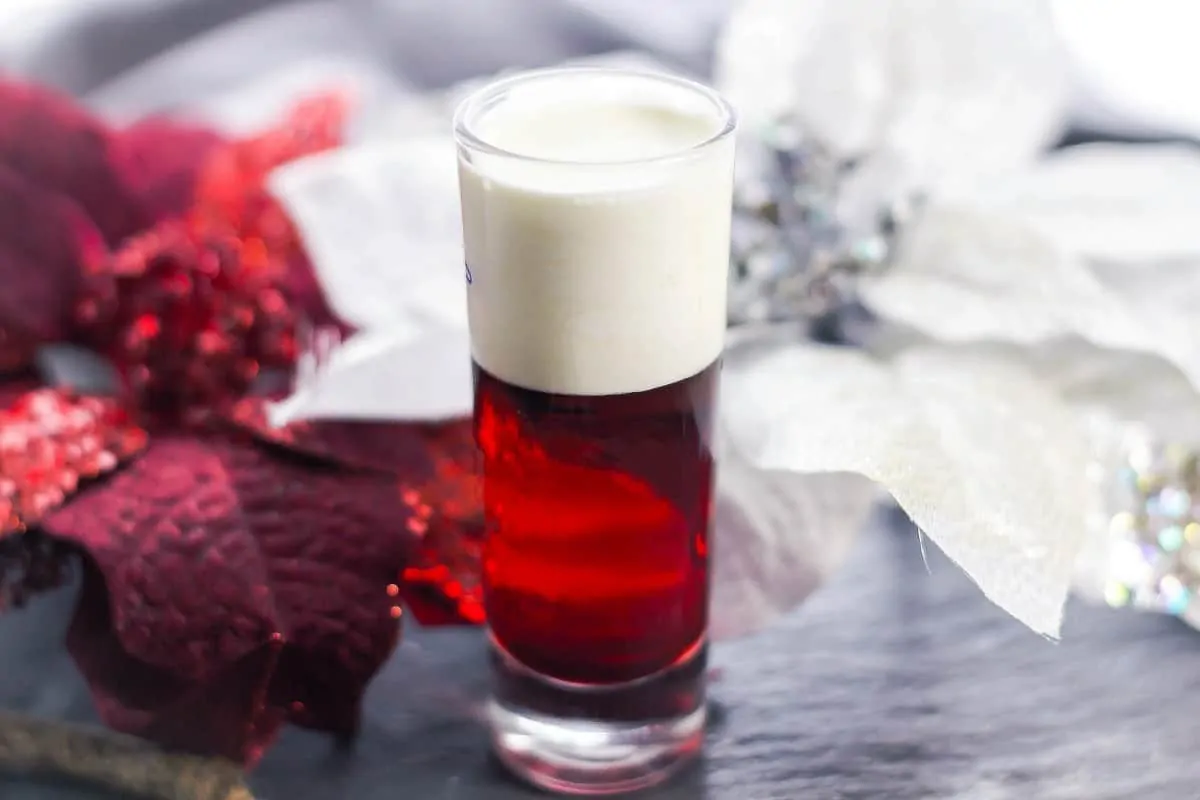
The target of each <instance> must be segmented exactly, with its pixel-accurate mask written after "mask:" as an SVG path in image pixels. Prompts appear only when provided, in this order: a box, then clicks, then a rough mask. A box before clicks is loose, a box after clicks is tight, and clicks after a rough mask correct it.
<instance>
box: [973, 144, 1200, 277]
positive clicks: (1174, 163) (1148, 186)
mask: <svg viewBox="0 0 1200 800" xmlns="http://www.w3.org/2000/svg"><path fill="white" fill-rule="evenodd" d="M973 199H974V200H975V202H976V203H978V204H979V205H980V207H982V208H986V209H994V210H996V211H997V212H998V213H1002V214H1006V215H1008V216H1011V217H1013V218H1015V219H1020V220H1023V221H1027V222H1029V223H1030V224H1032V225H1033V226H1034V227H1035V228H1037V229H1038V230H1039V231H1041V232H1042V233H1044V234H1045V235H1046V236H1048V237H1050V238H1051V239H1052V240H1053V241H1054V242H1055V243H1056V244H1058V245H1060V246H1062V247H1065V248H1067V249H1068V250H1070V251H1071V252H1073V253H1078V254H1080V255H1084V256H1088V257H1091V258H1097V259H1104V260H1113V261H1133V262H1143V261H1149V260H1160V259H1174V258H1181V257H1189V256H1190V257H1196V256H1200V225H1198V224H1197V220H1198V219H1200V152H1197V150H1196V148H1195V147H1192V146H1190V145H1187V146H1185V145H1182V144H1164V145H1129V144H1092V145H1084V146H1079V147H1071V148H1068V149H1066V150H1061V151H1058V152H1055V153H1052V154H1050V155H1049V156H1048V157H1046V158H1045V159H1042V160H1041V161H1039V162H1037V163H1036V164H1034V165H1033V166H1032V167H1030V168H1029V169H1027V170H1022V171H1019V172H1016V173H1013V174H1012V175H1010V176H1008V177H1007V178H1004V179H1002V180H998V181H996V182H995V183H993V184H992V185H990V186H987V187H985V188H983V190H982V191H980V192H979V194H978V195H976V196H975V197H974V198H973Z"/></svg>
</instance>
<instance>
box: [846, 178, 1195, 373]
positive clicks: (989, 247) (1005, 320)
mask: <svg viewBox="0 0 1200 800" xmlns="http://www.w3.org/2000/svg"><path fill="white" fill-rule="evenodd" d="M1194 276H1195V271H1194V269H1193V266H1192V264H1190V263H1180V264H1166V265H1162V267H1161V268H1158V267H1156V266H1155V265H1152V264H1142V265H1137V266H1133V265H1130V264H1120V265H1109V266H1104V265H1096V266H1089V264H1088V263H1087V262H1086V261H1085V260H1084V259H1083V258H1082V257H1081V256H1080V255H1079V254H1078V253H1075V252H1072V250H1071V249H1070V248H1069V247H1067V246H1064V245H1060V244H1059V243H1058V242H1057V241H1055V239H1054V238H1052V237H1051V236H1049V235H1047V234H1046V233H1045V232H1043V231H1042V230H1040V229H1039V228H1038V227H1037V226H1035V225H1034V224H1033V223H1032V222H1031V221H1030V220H1026V219H1022V218H1021V217H1020V215H1018V214H1015V213H1011V212H1005V211H999V210H997V209H994V208H992V209H989V208H988V207H987V206H986V203H982V202H976V201H975V200H973V199H968V198H955V199H947V200H941V201H938V202H935V203H932V204H931V205H929V206H928V207H927V208H926V209H924V211H923V212H922V213H921V214H920V216H919V217H918V218H917V219H916V220H915V221H914V222H913V223H912V224H911V225H910V226H909V228H908V229H907V230H906V231H905V232H904V234H903V235H902V237H901V239H900V242H899V245H898V249H897V254H896V260H895V263H894V264H893V266H892V268H891V269H890V270H888V271H887V272H886V273H885V274H884V275H882V276H881V277H879V278H876V279H872V280H866V281H864V282H863V283H862V285H861V287H860V288H861V295H862V298H863V301H864V302H865V303H866V305H868V306H869V307H870V308H871V309H872V310H873V311H874V312H876V313H877V314H879V315H880V316H882V317H884V318H885V319H888V320H890V321H893V322H899V323H902V324H904V325H907V326H909V327H911V328H913V329H915V330H916V331H919V332H920V333H922V334H924V335H925V336H929V337H931V338H934V339H937V340H940V341H945V342H956V343H962V342H1009V343H1016V344H1022V345H1029V344H1040V343H1045V342H1049V341H1052V340H1055V339H1060V338H1064V337H1080V338H1083V339H1085V340H1086V341H1088V342H1090V343H1092V344H1094V345H1098V346H1101V347H1107V348H1111V349H1114V350H1128V351H1134V352H1140V353H1147V354H1151V355H1155V356H1158V357H1160V358H1163V359H1165V360H1167V361H1169V362H1171V363H1172V364H1173V365H1174V366H1176V367H1177V368H1179V369H1180V370H1181V371H1182V372H1183V373H1184V374H1185V375H1187V376H1188V379H1189V380H1191V381H1192V383H1193V385H1194V386H1196V387H1197V388H1198V389H1200V330H1198V329H1197V328H1196V326H1195V325H1194V324H1193V323H1192V314H1193V311H1192V309H1193V307H1194V304H1193V303H1192V299H1193V298H1196V297H1197V296H1200V281H1196V280H1195V277H1194Z"/></svg>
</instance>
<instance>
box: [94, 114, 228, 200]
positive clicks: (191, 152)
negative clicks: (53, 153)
mask: <svg viewBox="0 0 1200 800" xmlns="http://www.w3.org/2000/svg"><path fill="white" fill-rule="evenodd" d="M221 143H222V139H221V136H220V135H219V134H218V133H217V132H216V131H213V130H211V129H209V128H205V127H202V126H199V125H189V124H185V123H181V122H176V121H174V120H171V119H167V118H163V117H152V118H149V119H145V120H142V121H141V122H138V123H137V124H135V125H133V126H131V127H129V128H127V129H125V130H123V131H119V132H118V133H116V134H114V135H113V138H112V158H113V162H114V165H115V168H116V170H117V173H118V175H120V177H121V180H122V181H123V183H124V185H125V186H126V187H127V189H128V191H130V192H131V193H132V195H133V197H134V198H135V200H136V201H137V203H138V205H139V207H140V208H141V211H142V213H143V215H144V216H145V218H146V220H147V221H148V222H151V223H152V222H157V221H158V220H161V219H164V218H166V217H170V216H180V215H182V214H184V213H185V212H186V211H187V210H188V209H189V208H190V207H191V205H192V201H193V200H194V199H195V191H196V181H197V179H198V176H199V174H200V170H201V168H202V166H203V164H204V162H205V160H206V159H207V158H208V157H209V156H210V155H211V154H212V153H213V152H214V151H215V149H216V148H217V147H218V146H219V145H220V144H221Z"/></svg>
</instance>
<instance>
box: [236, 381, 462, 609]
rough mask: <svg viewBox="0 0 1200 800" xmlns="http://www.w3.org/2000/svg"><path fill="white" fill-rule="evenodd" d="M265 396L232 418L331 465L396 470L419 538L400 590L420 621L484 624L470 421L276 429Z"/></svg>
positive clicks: (240, 406)
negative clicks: (271, 422)
mask: <svg viewBox="0 0 1200 800" xmlns="http://www.w3.org/2000/svg"><path fill="white" fill-rule="evenodd" d="M267 402H268V401H267V400H266V399H265V398H259V397H249V398H245V399H243V400H241V401H240V402H238V403H237V404H235V405H234V407H233V409H232V411H231V413H230V421H232V422H233V423H234V424H235V425H237V426H238V427H239V428H241V429H243V430H246V431H249V432H250V433H251V434H252V435H253V436H255V437H257V438H258V439H260V440H261V441H264V442H269V443H271V444H274V445H276V446H278V447H281V448H285V449H287V450H291V451H293V452H297V453H302V454H304V455H307V456H311V457H313V458H318V459H322V460H325V461H328V462H330V463H336V464H343V465H346V466H352V467H356V468H365V469H372V470H379V471H384V472H393V473H395V474H396V475H397V476H398V479H399V480H400V481H401V486H402V493H401V499H402V500H403V502H404V504H405V505H406V506H407V508H408V511H409V517H408V520H407V523H406V525H407V528H408V531H409V533H410V534H411V535H412V537H413V539H414V541H415V542H416V543H417V547H416V551H415V552H414V554H413V556H412V559H411V563H409V565H408V566H407V567H406V568H405V570H404V573H403V576H402V577H403V581H402V583H401V595H402V596H403V598H404V600H405V602H406V604H407V605H408V606H409V608H410V609H411V610H412V612H413V614H414V615H415V616H416V618H417V620H418V621H420V622H421V624H422V625H461V624H468V625H477V624H480V623H482V622H483V620H484V613H483V597H482V586H481V584H480V577H481V572H482V569H483V563H482V562H483V506H482V499H481V494H480V485H479V474H478V469H477V463H476V462H477V459H476V448H475V440H474V438H473V436H472V432H471V423H470V420H457V421H454V422H450V423H442V424H436V425H416V424H411V423H396V422H392V423H383V422H340V421H327V420H319V421H302V422H295V423H292V424H291V425H288V426H286V427H283V428H275V427H272V426H271V425H270V424H269V423H268V421H267V417H266V411H265V408H266V404H267Z"/></svg>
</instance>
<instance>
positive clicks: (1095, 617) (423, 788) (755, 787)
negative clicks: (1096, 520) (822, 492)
mask: <svg viewBox="0 0 1200 800" xmlns="http://www.w3.org/2000/svg"><path fill="white" fill-rule="evenodd" d="M930 567H931V570H930V571H929V572H926V568H925V565H924V563H923V562H922V559H921V553H920V550H919V547H918V545H917V541H916V538H915V534H914V533H913V531H912V530H911V529H909V528H908V527H907V526H905V525H902V524H899V523H896V522H895V521H894V520H891V519H890V518H889V519H888V520H886V521H885V520H881V521H880V524H878V525H877V526H875V528H874V529H873V530H872V531H871V532H869V533H868V534H866V535H865V536H864V538H863V539H862V541H861V542H860V543H859V544H858V545H857V547H856V550H855V553H854V555H853V557H852V558H851V560H850V563H849V564H848V565H847V566H846V567H845V569H844V570H842V571H841V572H839V573H838V575H837V577H836V578H835V579H834V580H833V581H832V582H831V583H829V584H827V585H826V586H825V587H823V588H822V589H821V590H819V591H818V592H817V593H816V594H815V595H814V596H813V597H812V599H811V600H810V601H809V602H808V603H807V604H805V605H804V606H803V607H802V608H801V609H800V610H799V611H798V612H796V613H794V614H793V615H792V616H790V617H789V618H788V619H787V620H785V621H784V622H783V623H781V624H780V625H778V626H776V627H775V628H773V629H771V630H768V631H765V632H763V633H761V634H759V635H757V636H755V637H753V638H751V639H748V640H745V641H741V642H737V643H730V644H725V645H722V646H719V647H717V648H716V649H715V654H714V658H715V672H716V674H715V679H714V684H713V690H712V696H713V703H714V707H715V712H716V713H715V714H714V715H713V716H714V720H715V721H714V724H713V726H712V730H711V732H710V734H709V737H708V747H707V757H706V760H705V761H704V763H703V764H702V765H700V766H699V767H698V768H697V769H695V770H694V771H693V772H691V773H690V774H687V775H684V776H682V777H681V779H680V780H679V781H677V782H676V783H674V784H672V785H671V786H669V787H666V788H663V789H661V790H659V791H656V792H651V793H649V794H647V795H646V796H647V797H648V798H663V799H664V800H665V798H693V799H696V798H704V799H705V800H724V799H725V798H728V800H766V798H791V799H793V800H951V799H952V798H953V799H955V800H1008V799H1009V798H1012V800H1135V798H1136V799H1137V800H1159V799H1160V798H1161V800H1179V799H1180V798H1184V799H1190V798H1196V797H1200V750H1198V747H1200V744H1198V742H1200V740H1198V739H1197V737H1196V732H1197V731H1198V730H1200V724H1198V723H1197V719H1198V718H1200V633H1197V632H1195V631H1192V630H1190V629H1188V628H1186V627H1184V626H1183V625H1181V624H1179V623H1177V622H1175V621H1173V620H1170V619H1166V618H1162V617H1157V616H1148V615H1145V616H1144V615H1137V614H1131V613H1120V612H1114V611H1109V610H1106V609H1097V608H1089V607H1083V606H1079V607H1073V608H1072V609H1071V610H1070V615H1069V620H1068V624H1067V626H1066V638H1065V641H1064V642H1063V643H1062V644H1058V645H1055V644H1051V643H1049V642H1046V641H1043V640H1042V639H1040V638H1038V637H1036V636H1034V635H1032V634H1030V633H1028V632H1026V631H1025V630H1023V629H1022V628H1020V627H1019V626H1018V625H1017V624H1016V623H1014V622H1012V621H1011V620H1009V619H1008V618H1007V617H1005V616H1004V615H1003V614H1002V613H1000V612H999V611H997V610H996V609H995V608H993V607H991V606H990V605H989V604H988V603H987V602H986V601H985V600H984V599H983V598H982V597H981V596H980V595H979V594H978V592H977V591H976V590H975V589H974V588H973V587H972V586H971V585H970V584H969V583H968V582H967V580H966V579H965V578H963V577H962V576H961V575H960V574H959V573H958V572H957V571H956V570H955V568H954V567H953V566H952V565H951V564H950V563H949V562H947V561H946V560H945V559H943V558H941V557H940V556H937V555H936V554H931V558H930ZM71 602H72V593H71V591H69V590H67V591H64V592H61V593H59V594H57V595H55V596H51V597H47V598H44V599H43V600H41V601H39V602H38V603H37V604H36V605H35V606H34V607H33V608H31V609H29V610H27V611H26V612H24V613H21V614H16V615H9V616H5V617H0V643H3V646H2V647H0V707H11V708H21V709H27V710H34V711H37V712H38V713H42V714H46V715H58V716H63V717H68V718H72V719H80V720H87V719H90V718H92V712H91V709H90V704H89V701H88V697H87V693H86V691H85V689H84V688H83V686H82V685H81V682H80V679H79V677H78V675H77V674H76V672H75V670H74V668H73V666H72V664H71V662H70V660H69V659H68V657H67V656H66V654H65V653H64V652H63V651H62V649H61V645H60V640H61V635H62V630H63V627H64V625H65V623H66V619H67V617H68V615H69V613H70V608H71ZM484 665H485V661H484V657H483V643H482V639H481V637H480V635H479V633H478V632H477V631H471V630H438V631H410V632H409V635H408V636H407V637H406V641H405V643H404V644H403V645H402V647H401V648H400V649H399V651H398V652H397V653H396V655H395V657H394V658H393V659H392V661H391V662H390V663H389V664H388V665H387V668H386V669H385V671H384V672H383V673H382V674H381V675H380V676H379V678H378V679H377V680H376V682H375V683H374V684H373V687H372V690H371V692H370V694H369V696H368V699H367V705H368V711H367V715H366V725H365V729H364V731H363V734H362V738H361V740H360V741H359V742H358V743H357V744H356V746H355V747H353V748H352V749H351V750H349V751H339V750H337V749H336V748H334V747H333V746H332V745H331V744H330V742H329V741H328V740H326V739H324V738H323V737H320V736H316V735H313V734H309V733H305V732H299V731H289V732H288V733H287V734H286V735H285V736H284V737H283V739H282V740H281V741H280V742H279V744H278V745H277V746H276V747H275V749H273V750H272V751H271V752H270V754H269V755H268V756H267V758H266V759H265V761H264V762H263V764H262V765H261V767H260V768H259V769H258V771H257V772H256V773H255V774H254V776H253V780H252V785H253V787H254V788H255V790H256V791H257V792H259V793H260V795H261V796H262V797H263V798H267V800H285V799H286V800H310V799H311V800H332V799H334V798H338V799H340V798H346V800H376V799H378V800H391V799H392V798H397V797H408V798H420V800H485V799H487V800H508V799H513V798H521V797H536V796H539V795H537V794H536V793H534V792H532V791H529V790H526V789H525V788H523V787H521V786H517V785H516V784H514V783H512V782H510V781H509V780H508V779H507V778H506V777H505V776H504V775H503V774H502V773H501V772H500V771H499V769H498V768H496V767H495V766H493V765H492V764H491V762H490V760H489V758H488V756H487V751H486V746H485V742H484V739H483V736H482V735H481V733H480V730H479V728H478V727H477V725H476V724H475V723H474V722H473V718H472V710H473V709H474V708H476V707H477V704H478V702H479V699H480V698H481V697H482V696H483V693H484V687H485V677H486V672H485V666H484ZM0 797H3V798H5V800H85V799H86V798H98V797H101V796H100V795H97V794H95V793H89V792H87V791H84V790H81V789H77V788H67V787H62V786H54V785H52V784H48V783H38V784H33V783H26V782H21V781H12V780H9V781H7V782H6V781H4V780H0Z"/></svg>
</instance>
